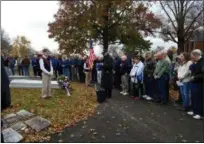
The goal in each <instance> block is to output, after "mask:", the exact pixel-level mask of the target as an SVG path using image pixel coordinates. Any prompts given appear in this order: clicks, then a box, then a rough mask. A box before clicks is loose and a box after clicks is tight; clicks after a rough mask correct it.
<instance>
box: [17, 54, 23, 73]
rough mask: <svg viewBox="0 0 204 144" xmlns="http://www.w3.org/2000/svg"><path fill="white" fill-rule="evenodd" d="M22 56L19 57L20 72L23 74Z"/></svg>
mask: <svg viewBox="0 0 204 144" xmlns="http://www.w3.org/2000/svg"><path fill="white" fill-rule="evenodd" d="M22 60H23V59H22V57H21V56H19V57H18V59H17V67H18V74H19V75H23V66H22Z"/></svg>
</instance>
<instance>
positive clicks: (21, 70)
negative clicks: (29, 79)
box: [18, 66, 23, 75]
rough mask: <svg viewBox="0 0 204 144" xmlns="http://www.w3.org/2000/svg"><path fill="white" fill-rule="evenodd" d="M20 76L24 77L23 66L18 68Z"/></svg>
mask: <svg viewBox="0 0 204 144" xmlns="http://www.w3.org/2000/svg"><path fill="white" fill-rule="evenodd" d="M18 74H19V75H23V67H22V66H18Z"/></svg>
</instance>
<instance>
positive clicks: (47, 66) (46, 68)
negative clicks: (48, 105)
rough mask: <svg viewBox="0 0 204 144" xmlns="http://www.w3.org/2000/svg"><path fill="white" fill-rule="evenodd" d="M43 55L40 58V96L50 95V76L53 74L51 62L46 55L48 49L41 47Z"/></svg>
mask: <svg viewBox="0 0 204 144" xmlns="http://www.w3.org/2000/svg"><path fill="white" fill-rule="evenodd" d="M42 52H43V56H42V58H41V59H40V69H41V70H42V96H41V97H42V98H44V99H45V98H48V97H51V77H52V75H53V67H52V62H51V60H50V58H49V56H48V53H49V50H48V49H43V51H42Z"/></svg>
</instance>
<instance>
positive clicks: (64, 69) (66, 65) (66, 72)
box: [62, 55, 70, 80]
mask: <svg viewBox="0 0 204 144" xmlns="http://www.w3.org/2000/svg"><path fill="white" fill-rule="evenodd" d="M69 66H70V62H69V59H68V58H67V56H66V55H63V56H62V73H63V75H64V76H67V77H68V79H69V80H70V71H69Z"/></svg>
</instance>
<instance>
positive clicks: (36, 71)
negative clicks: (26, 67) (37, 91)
mask: <svg viewBox="0 0 204 144" xmlns="http://www.w3.org/2000/svg"><path fill="white" fill-rule="evenodd" d="M33 73H34V76H38V68H37V67H36V66H34V67H33Z"/></svg>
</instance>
